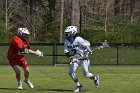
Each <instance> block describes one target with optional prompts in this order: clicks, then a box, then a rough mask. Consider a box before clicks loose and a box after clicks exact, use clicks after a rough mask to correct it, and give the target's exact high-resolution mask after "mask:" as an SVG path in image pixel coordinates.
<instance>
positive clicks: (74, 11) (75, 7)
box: [71, 0, 80, 33]
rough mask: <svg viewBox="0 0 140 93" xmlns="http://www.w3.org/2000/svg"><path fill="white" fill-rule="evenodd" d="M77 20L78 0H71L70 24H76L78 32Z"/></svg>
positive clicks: (78, 19) (78, 12) (78, 18)
mask: <svg viewBox="0 0 140 93" xmlns="http://www.w3.org/2000/svg"><path fill="white" fill-rule="evenodd" d="M79 21H80V11H79V0H72V13H71V25H73V26H77V28H78V33H79V26H80V24H79Z"/></svg>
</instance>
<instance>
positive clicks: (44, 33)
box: [37, 12, 58, 42]
mask: <svg viewBox="0 0 140 93" xmlns="http://www.w3.org/2000/svg"><path fill="white" fill-rule="evenodd" d="M42 18H43V21H44V23H43V24H42V26H40V27H38V28H37V29H38V32H37V40H39V41H43V42H58V30H57V27H56V24H55V21H54V18H53V17H52V16H51V13H48V12H46V14H45V15H44V16H43V17H42Z"/></svg>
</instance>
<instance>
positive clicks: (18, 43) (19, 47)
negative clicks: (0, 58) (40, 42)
mask: <svg viewBox="0 0 140 93" xmlns="http://www.w3.org/2000/svg"><path fill="white" fill-rule="evenodd" d="M25 47H26V48H30V45H29V41H23V40H22V39H21V38H20V37H18V36H15V37H13V38H12V40H11V42H10V45H9V49H8V53H7V57H8V59H9V62H10V64H11V65H12V66H14V65H19V64H20V62H25V61H26V59H25V58H24V55H21V52H23V49H24V48H25ZM13 63H14V64H13ZM20 66H22V65H20Z"/></svg>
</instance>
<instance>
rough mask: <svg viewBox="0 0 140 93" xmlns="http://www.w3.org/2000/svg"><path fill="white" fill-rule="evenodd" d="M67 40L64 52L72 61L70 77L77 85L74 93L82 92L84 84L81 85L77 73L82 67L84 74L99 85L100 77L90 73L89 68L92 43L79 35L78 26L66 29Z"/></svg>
mask: <svg viewBox="0 0 140 93" xmlns="http://www.w3.org/2000/svg"><path fill="white" fill-rule="evenodd" d="M64 32H65V35H66V39H65V41H64V52H65V54H66V56H67V57H68V58H69V59H70V64H69V75H70V76H71V78H72V80H73V81H74V82H75V84H76V90H75V91H74V92H80V91H81V90H82V87H83V86H82V84H81V83H79V81H78V78H77V76H76V74H75V71H76V70H77V68H78V67H79V65H80V66H81V67H82V70H83V74H84V76H85V77H86V78H90V79H92V80H93V81H94V83H95V85H96V86H97V87H98V85H99V76H96V75H93V74H92V73H90V72H89V70H88V68H89V65H90V60H89V58H88V55H89V54H92V51H91V49H90V43H89V42H88V41H87V40H85V39H83V38H82V37H80V36H78V35H77V27H76V26H68V27H67V28H66V29H65V31H64Z"/></svg>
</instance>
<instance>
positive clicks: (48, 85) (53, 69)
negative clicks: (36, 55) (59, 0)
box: [0, 65, 140, 93]
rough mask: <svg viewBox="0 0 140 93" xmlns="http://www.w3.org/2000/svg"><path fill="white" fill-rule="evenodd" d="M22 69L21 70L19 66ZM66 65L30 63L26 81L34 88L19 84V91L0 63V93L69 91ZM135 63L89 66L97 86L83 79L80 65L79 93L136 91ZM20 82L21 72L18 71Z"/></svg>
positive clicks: (139, 74)
mask: <svg viewBox="0 0 140 93" xmlns="http://www.w3.org/2000/svg"><path fill="white" fill-rule="evenodd" d="M21 71H22V69H21ZM67 71H68V66H32V65H31V66H30V80H31V81H32V83H33V84H34V86H35V88H34V89H30V88H29V87H28V86H27V85H26V84H25V83H23V88H24V89H23V90H17V82H16V79H15V74H14V71H13V70H12V68H11V67H10V66H9V65H7V66H0V73H1V75H0V93H70V92H71V93H72V92H73V90H74V89H75V85H74V83H73V82H72V80H71V78H70V77H69V75H68V73H67ZM139 71H140V67H139V66H91V67H90V72H92V73H94V74H98V75H99V76H100V86H99V88H96V87H95V86H94V83H93V81H91V80H90V79H86V78H84V76H83V75H82V72H81V68H79V69H78V70H77V72H76V73H77V76H78V77H79V81H80V82H81V83H82V84H83V86H84V87H83V91H82V92H81V93H140V88H139V87H140V79H139V77H140V72H139ZM22 81H23V71H22Z"/></svg>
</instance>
